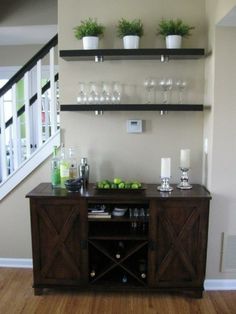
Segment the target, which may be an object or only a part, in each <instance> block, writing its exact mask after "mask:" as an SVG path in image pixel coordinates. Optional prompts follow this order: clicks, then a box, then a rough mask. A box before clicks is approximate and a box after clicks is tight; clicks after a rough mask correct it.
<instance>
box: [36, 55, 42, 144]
mask: <svg viewBox="0 0 236 314" xmlns="http://www.w3.org/2000/svg"><path fill="white" fill-rule="evenodd" d="M36 113H37V137H36V138H37V140H36V143H37V147H38V148H39V147H40V146H41V145H42V142H43V136H42V132H43V131H42V60H41V59H40V60H38V61H37V110H36Z"/></svg>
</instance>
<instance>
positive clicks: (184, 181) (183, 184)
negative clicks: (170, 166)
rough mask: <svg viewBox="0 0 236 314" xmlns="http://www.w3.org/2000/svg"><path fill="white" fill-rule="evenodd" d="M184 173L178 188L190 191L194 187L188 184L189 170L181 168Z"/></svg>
mask: <svg viewBox="0 0 236 314" xmlns="http://www.w3.org/2000/svg"><path fill="white" fill-rule="evenodd" d="M180 169H181V171H182V176H181V178H180V181H181V182H180V183H179V184H178V185H177V188H179V189H181V190H190V189H191V188H192V185H191V184H189V182H188V171H189V168H180Z"/></svg>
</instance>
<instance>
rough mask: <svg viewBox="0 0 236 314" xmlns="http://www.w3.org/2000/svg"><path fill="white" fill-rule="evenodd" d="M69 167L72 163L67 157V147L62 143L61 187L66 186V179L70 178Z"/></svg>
mask: <svg viewBox="0 0 236 314" xmlns="http://www.w3.org/2000/svg"><path fill="white" fill-rule="evenodd" d="M69 168H70V164H69V161H68V159H67V158H66V151H65V147H64V145H63V144H62V147H61V160H60V177H61V187H62V188H65V181H66V180H68V179H69Z"/></svg>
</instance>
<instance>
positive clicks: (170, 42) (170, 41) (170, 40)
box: [166, 35, 182, 49]
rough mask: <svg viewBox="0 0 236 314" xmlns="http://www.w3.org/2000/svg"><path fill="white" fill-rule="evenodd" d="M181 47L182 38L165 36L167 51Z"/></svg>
mask: <svg viewBox="0 0 236 314" xmlns="http://www.w3.org/2000/svg"><path fill="white" fill-rule="evenodd" d="M181 46H182V36H180V35H169V36H166V48H168V49H179V48H181Z"/></svg>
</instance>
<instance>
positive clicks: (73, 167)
mask: <svg viewBox="0 0 236 314" xmlns="http://www.w3.org/2000/svg"><path fill="white" fill-rule="evenodd" d="M77 177H78V165H77V160H76V155H75V149H74V148H73V147H71V148H69V178H70V179H76V178H77Z"/></svg>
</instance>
